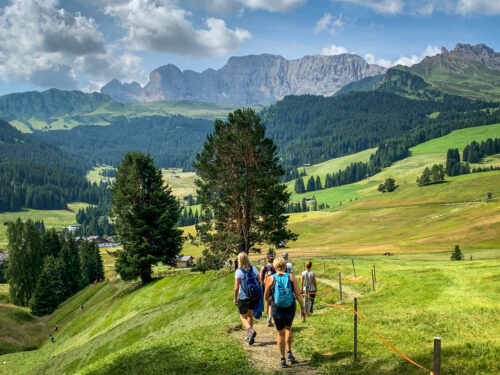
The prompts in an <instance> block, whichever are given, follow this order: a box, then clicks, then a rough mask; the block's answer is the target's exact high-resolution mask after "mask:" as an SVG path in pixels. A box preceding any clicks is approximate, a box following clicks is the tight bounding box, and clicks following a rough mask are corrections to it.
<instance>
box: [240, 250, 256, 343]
mask: <svg viewBox="0 0 500 375" xmlns="http://www.w3.org/2000/svg"><path fill="white" fill-rule="evenodd" d="M238 265H239V266H240V267H239V268H238V269H237V270H236V272H235V274H234V304H235V305H236V306H238V312H239V313H240V318H241V323H242V324H243V327H245V328H246V330H247V335H246V339H245V340H246V341H247V342H248V344H249V345H253V343H254V342H255V336H257V332H255V330H254V329H253V316H252V314H253V310H254V308H256V307H257V305H258V304H259V302H260V300H261V298H262V290H261V288H260V275H259V271H258V270H257V268H256V267H255V266H252V265H251V264H250V260H249V259H248V255H247V253H244V252H241V253H239V254H238ZM260 311H262V310H260Z"/></svg>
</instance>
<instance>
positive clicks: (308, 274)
mask: <svg viewBox="0 0 500 375" xmlns="http://www.w3.org/2000/svg"><path fill="white" fill-rule="evenodd" d="M311 268H312V263H311V262H307V263H306V270H305V271H304V272H302V276H301V277H300V284H301V285H302V293H303V294H304V296H305V300H306V313H307V315H310V314H312V312H313V305H314V298H315V297H316V293H317V291H318V284H316V275H315V274H314V272H313V271H311Z"/></svg>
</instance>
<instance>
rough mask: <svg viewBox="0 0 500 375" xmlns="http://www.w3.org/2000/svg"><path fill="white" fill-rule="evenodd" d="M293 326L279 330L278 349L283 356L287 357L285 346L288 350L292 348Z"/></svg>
mask: <svg viewBox="0 0 500 375" xmlns="http://www.w3.org/2000/svg"><path fill="white" fill-rule="evenodd" d="M292 337H293V335H292V327H290V326H286V327H285V329H282V330H281V331H278V340H277V341H278V343H277V344H278V351H279V352H280V356H281V358H285V348H286V350H287V351H291V350H292Z"/></svg>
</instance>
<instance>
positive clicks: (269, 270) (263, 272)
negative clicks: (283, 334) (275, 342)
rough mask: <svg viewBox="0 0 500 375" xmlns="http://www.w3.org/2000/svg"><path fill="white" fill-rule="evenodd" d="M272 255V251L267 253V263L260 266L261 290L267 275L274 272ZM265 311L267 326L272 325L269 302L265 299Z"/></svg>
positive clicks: (269, 275)
mask: <svg viewBox="0 0 500 375" xmlns="http://www.w3.org/2000/svg"><path fill="white" fill-rule="evenodd" d="M273 261H274V255H273V254H272V253H269V254H267V264H266V265H264V266H262V268H261V269H260V280H261V281H262V290H265V289H266V281H267V279H268V278H269V277H271V276H272V275H274V274H275V273H276V270H275V269H274V267H273ZM266 313H267V326H268V327H274V324H273V321H272V315H271V304H269V303H268V302H267V301H266Z"/></svg>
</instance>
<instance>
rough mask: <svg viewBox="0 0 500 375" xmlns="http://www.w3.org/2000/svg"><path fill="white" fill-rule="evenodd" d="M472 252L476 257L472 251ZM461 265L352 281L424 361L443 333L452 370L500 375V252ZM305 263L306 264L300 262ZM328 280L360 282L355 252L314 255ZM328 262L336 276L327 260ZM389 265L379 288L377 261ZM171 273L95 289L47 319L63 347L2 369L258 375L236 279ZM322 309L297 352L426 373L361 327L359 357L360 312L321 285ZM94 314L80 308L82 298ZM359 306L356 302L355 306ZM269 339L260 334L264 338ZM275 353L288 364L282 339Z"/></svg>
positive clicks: (44, 349) (344, 369)
mask: <svg viewBox="0 0 500 375" xmlns="http://www.w3.org/2000/svg"><path fill="white" fill-rule="evenodd" d="M469 255H470V253H468V252H466V256H467V258H468V257H469ZM473 255H474V259H475V260H474V261H473V262H469V261H464V262H458V263H457V262H451V261H449V260H448V257H449V253H446V254H425V255H421V256H420V255H400V256H398V255H396V256H393V257H383V256H358V257H355V258H354V259H355V263H356V267H357V275H358V279H360V280H362V282H359V283H351V284H346V285H347V286H348V287H349V288H350V289H348V290H344V297H348V296H349V295H351V294H352V293H353V292H356V293H359V294H361V295H362V297H361V298H359V311H360V313H361V314H362V315H363V316H364V317H365V318H366V319H367V320H368V322H369V323H370V324H371V325H372V326H373V328H374V329H376V330H377V331H378V332H379V333H380V334H381V335H382V336H383V337H385V338H386V339H388V340H389V341H390V342H391V343H392V344H394V345H395V346H396V347H397V348H398V349H399V350H401V351H402V352H403V353H405V354H407V355H409V356H410V358H412V359H414V360H416V361H417V362H419V363H420V364H422V365H423V366H426V367H427V368H430V367H431V366H432V338H433V337H434V336H441V337H442V338H443V367H442V371H443V373H449V374H451V373H453V374H470V373H478V374H479V373H484V374H486V373H488V374H489V373H495V372H496V371H497V370H498V358H497V353H498V352H499V350H500V339H499V337H500V336H499V330H498V327H499V326H500V314H499V313H500V297H499V296H500V293H499V292H500V289H499V285H500V279H499V277H498V275H499V272H500V259H499V258H498V252H493V251H482V252H479V253H474V254H473ZM293 261H294V262H295V265H296V268H298V269H301V267H300V264H301V263H302V260H300V261H299V260H298V259H293ZM313 262H314V264H315V266H314V267H315V270H316V272H317V273H318V277H319V278H321V279H329V280H331V281H335V280H336V275H337V273H338V272H339V271H341V272H342V273H343V278H344V280H351V279H352V269H351V259H350V258H342V257H336V258H335V259H331V258H327V259H325V258H323V259H318V258H317V259H313ZM323 262H325V271H323V266H322V263H323ZM373 264H376V266H377V291H376V292H372V291H371V286H370V280H369V274H370V267H371V266H372V265H373ZM213 276H214V274H212V273H210V274H207V275H198V274H190V275H186V276H177V277H174V278H165V279H162V280H158V281H155V282H153V283H151V284H149V285H147V286H144V287H140V288H136V287H135V285H134V284H130V283H122V282H117V283H104V284H101V285H98V286H96V287H94V286H91V287H88V288H87V289H85V290H84V291H82V292H80V293H79V294H78V295H76V296H74V297H73V298H72V299H70V300H68V301H67V302H65V303H64V304H63V305H62V306H61V307H60V308H59V309H58V310H57V311H56V312H55V313H54V314H53V315H52V316H50V317H49V318H48V319H47V321H46V323H45V324H46V326H47V328H49V327H50V326H51V325H52V324H53V323H54V322H58V323H60V326H61V328H60V331H59V332H58V333H57V334H56V340H57V342H56V343H55V344H51V343H50V342H47V341H46V342H45V343H44V344H43V345H42V346H41V348H40V349H39V350H36V351H31V352H20V353H14V354H7V355H4V356H1V357H0V363H3V362H5V364H3V365H2V366H0V374H9V375H11V374H12V375H13V374H33V373H43V374H80V373H81V374H117V373H120V374H165V373H168V374H181V373H182V374H184V373H188V374H195V373H212V374H219V373H227V374H246V373H258V371H256V370H254V369H251V368H250V365H249V363H248V358H247V356H246V354H245V353H244V351H243V350H242V348H241V347H240V346H239V344H238V343H236V342H235V341H234V340H233V339H231V338H229V337H228V336H227V334H226V332H227V330H228V329H230V328H232V327H235V326H236V325H237V324H238V317H237V314H236V311H235V308H234V306H232V303H231V292H232V285H233V277H234V276H233V275H232V274H230V275H228V276H226V277H223V278H220V279H217V280H214V277H213ZM319 287H320V292H321V293H320V294H319V296H318V299H317V303H316V312H315V314H314V315H313V316H312V317H310V318H309V319H308V321H307V322H306V323H302V322H299V321H298V320H297V321H296V322H295V325H294V327H295V329H294V332H295V344H294V347H295V350H298V351H299V352H301V353H302V354H303V355H306V356H309V357H311V358H312V359H313V363H314V364H315V365H317V366H319V367H320V368H321V370H322V372H324V373H331V374H352V373H357V374H388V373H390V374H396V373H397V374H402V373H404V374H423V373H424V372H423V371H422V370H420V369H418V368H416V367H414V366H413V365H411V364H409V363H407V362H405V361H404V360H402V359H401V358H400V357H398V356H397V355H396V354H395V353H394V352H392V351H391V350H390V349H389V348H387V347H386V346H385V345H384V344H383V343H382V342H380V340H379V339H377V338H376V337H375V336H374V335H373V334H372V333H371V332H370V331H369V330H368V329H367V328H366V327H365V326H363V325H362V324H361V322H360V323H359V324H360V325H359V333H358V337H359V362H358V363H357V364H354V363H353V362H352V359H351V358H352V314H351V313H349V312H348V311H344V310H338V309H332V308H328V307H326V306H325V305H324V302H329V303H335V302H338V296H337V293H336V291H335V290H334V289H332V288H330V287H327V286H326V285H325V284H323V283H320V284H319ZM80 304H84V305H85V310H84V311H83V312H82V313H80V312H79V308H78V307H79V305H80ZM344 304H347V305H352V301H347V302H344ZM257 343H259V338H258V336H257ZM269 358H270V360H272V361H276V363H277V362H278V355H277V352H276V351H275V348H274V346H273V345H271V346H269Z"/></svg>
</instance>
